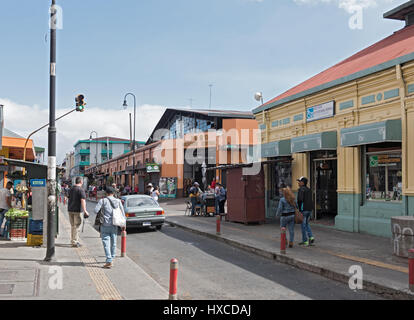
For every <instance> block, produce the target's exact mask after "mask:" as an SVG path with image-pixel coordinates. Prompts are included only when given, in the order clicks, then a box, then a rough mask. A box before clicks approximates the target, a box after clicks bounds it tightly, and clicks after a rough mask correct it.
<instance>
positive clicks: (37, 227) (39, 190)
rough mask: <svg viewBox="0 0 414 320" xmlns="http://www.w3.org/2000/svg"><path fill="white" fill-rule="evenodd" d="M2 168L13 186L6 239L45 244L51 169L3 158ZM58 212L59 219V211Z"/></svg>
mask: <svg viewBox="0 0 414 320" xmlns="http://www.w3.org/2000/svg"><path fill="white" fill-rule="evenodd" d="M1 166H2V167H3V170H4V171H6V172H7V174H6V177H7V180H8V181H11V182H12V183H13V188H12V190H11V192H12V208H11V209H10V210H9V211H7V213H6V214H5V217H6V226H5V238H6V239H9V240H14V241H16V240H18V241H27V245H30V246H38V245H41V244H42V242H43V220H45V218H46V215H47V188H46V178H47V166H45V165H41V164H38V163H33V162H27V161H20V160H14V159H2V164H1ZM56 213H57V214H56V217H58V210H57V208H56ZM56 220H57V219H56ZM57 233H58V221H56V234H57ZM26 239H27V240H26Z"/></svg>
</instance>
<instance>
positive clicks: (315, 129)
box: [253, 1, 414, 236]
mask: <svg viewBox="0 0 414 320" xmlns="http://www.w3.org/2000/svg"><path fill="white" fill-rule="evenodd" d="M412 15H414V4H412V1H410V2H408V3H406V4H404V5H401V6H399V7H398V8H396V9H394V10H392V11H390V12H387V13H386V14H384V17H385V18H388V19H398V20H403V21H406V26H405V27H404V28H403V29H401V30H399V31H397V32H395V33H394V34H392V35H391V36H389V37H387V38H385V39H383V40H381V41H379V42H377V43H375V44H374V45H372V46H370V47H368V48H366V49H364V50H362V51H360V52H358V53H357V54H355V55H353V56H351V57H350V58H348V59H346V60H344V61H342V62H340V63H338V64H337V65H335V66H333V67H331V68H329V69H327V70H325V71H323V72H321V73H319V74H318V75H316V76H314V77H312V78H310V79H308V80H307V81H305V82H303V83H301V84H299V85H298V86H296V87H294V88H292V89H290V90H288V91H287V92H285V93H283V94H281V95H279V96H278V97H276V98H274V99H273V100H271V101H269V102H267V103H265V104H264V105H262V106H260V107H258V108H256V109H255V110H253V113H254V114H255V117H256V119H257V120H258V122H259V126H260V129H261V130H262V157H263V158H267V160H274V161H273V162H271V163H270V164H265V165H264V167H265V172H266V189H267V191H266V205H267V213H266V214H267V217H273V216H274V215H275V211H276V208H277V202H278V200H279V194H280V188H281V186H282V185H283V184H288V185H292V187H293V190H294V191H297V189H298V186H297V183H296V179H298V178H299V177H301V176H306V177H307V178H308V179H309V187H310V188H311V189H312V191H313V195H314V203H315V210H314V214H313V215H314V219H315V222H316V223H322V224H327V225H331V226H335V228H337V229H340V230H346V231H351V232H365V233H370V234H374V235H380V236H390V235H391V223H390V218H391V217H392V216H404V215H410V216H413V215H414V160H413V159H414V144H413V141H414V25H412V24H413V19H411V17H412ZM268 163H269V162H268Z"/></svg>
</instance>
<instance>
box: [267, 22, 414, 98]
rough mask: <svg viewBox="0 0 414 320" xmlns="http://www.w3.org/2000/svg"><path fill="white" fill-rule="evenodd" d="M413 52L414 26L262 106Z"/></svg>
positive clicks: (396, 33) (398, 32)
mask: <svg viewBox="0 0 414 320" xmlns="http://www.w3.org/2000/svg"><path fill="white" fill-rule="evenodd" d="M412 52H414V25H411V26H409V27H405V28H404V29H401V30H399V31H397V32H394V34H392V35H391V36H389V37H387V38H385V39H383V40H381V41H379V42H377V43H375V44H373V45H372V46H370V47H368V48H366V49H364V50H362V51H360V52H358V53H356V54H354V55H353V56H351V57H349V58H348V59H346V60H344V61H342V62H340V63H338V64H336V65H334V66H333V67H331V68H329V69H327V70H325V71H323V72H321V73H319V74H317V75H316V76H314V77H312V78H310V79H308V80H306V81H305V82H302V83H301V84H299V85H297V86H296V87H293V88H292V89H289V90H288V91H286V92H285V93H283V94H281V95H279V96H277V97H276V98H274V99H273V100H270V101H268V102H266V103H265V104H264V105H263V106H266V105H268V104H272V103H274V102H277V101H278V100H281V99H284V98H288V97H290V96H293V95H295V94H298V93H301V92H303V91H306V90H309V89H312V88H315V87H318V86H320V85H323V84H326V83H329V82H331V81H334V80H338V79H340V78H343V77H346V76H349V75H352V74H354V73H356V72H359V71H363V70H365V69H368V68H371V67H374V66H377V65H379V64H382V63H384V62H387V61H390V60H393V59H396V58H399V57H402V56H404V55H407V54H410V53H412Z"/></svg>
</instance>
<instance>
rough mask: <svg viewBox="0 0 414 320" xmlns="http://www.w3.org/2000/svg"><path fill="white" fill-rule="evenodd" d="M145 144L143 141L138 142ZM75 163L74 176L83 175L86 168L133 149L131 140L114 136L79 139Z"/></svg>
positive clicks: (138, 143) (76, 144) (76, 146)
mask: <svg viewBox="0 0 414 320" xmlns="http://www.w3.org/2000/svg"><path fill="white" fill-rule="evenodd" d="M137 145H138V146H139V145H143V142H137ZM74 148H75V151H74V157H75V165H74V169H73V170H72V173H71V175H72V177H74V176H83V175H84V174H85V169H87V168H89V167H90V166H93V165H97V164H100V163H103V162H105V161H108V160H110V159H112V158H115V157H117V156H119V155H123V154H125V153H128V152H129V151H130V150H131V141H130V140H127V139H120V138H114V137H100V138H95V139H88V140H79V141H78V142H76V143H75V145H74Z"/></svg>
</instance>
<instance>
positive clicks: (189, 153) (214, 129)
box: [87, 109, 260, 197]
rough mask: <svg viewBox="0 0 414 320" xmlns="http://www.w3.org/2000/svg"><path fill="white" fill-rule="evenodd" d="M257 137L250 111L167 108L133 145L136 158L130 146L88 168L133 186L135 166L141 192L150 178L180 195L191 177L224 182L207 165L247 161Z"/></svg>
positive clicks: (258, 134) (156, 183)
mask: <svg viewBox="0 0 414 320" xmlns="http://www.w3.org/2000/svg"><path fill="white" fill-rule="evenodd" d="M259 141H260V131H259V129H258V123H257V121H256V120H255V119H254V116H253V114H252V113H251V112H241V111H227V110H225V111H217V110H191V109H167V110H166V111H165V113H164V114H163V116H162V117H161V119H160V120H159V122H158V124H157V125H156V127H155V128H154V130H153V132H152V134H151V135H150V137H149V139H148V141H147V143H146V145H145V146H144V147H141V148H139V149H138V150H136V151H135V162H134V161H133V153H132V152H129V153H128V154H125V155H123V156H120V157H118V158H115V159H112V160H111V161H108V162H106V163H104V164H102V165H100V166H98V167H93V168H90V169H88V171H87V174H91V173H93V172H95V175H100V176H101V177H104V180H105V182H106V183H108V181H109V180H110V181H111V182H115V183H118V184H123V185H130V186H132V174H133V171H134V170H135V181H137V183H136V185H138V188H139V192H140V193H142V192H144V191H145V186H146V185H147V184H148V183H149V182H151V183H152V184H153V185H160V184H164V183H168V184H170V183H171V182H172V181H173V183H174V185H175V189H176V190H175V195H176V196H178V197H182V196H187V195H188V194H187V190H188V187H189V186H190V184H191V183H192V182H193V181H197V182H199V183H200V185H201V186H202V188H203V185H204V184H210V183H211V182H212V180H213V178H216V179H217V180H218V181H221V182H222V183H223V184H225V183H226V181H225V175H223V176H222V175H221V171H219V170H206V169H207V168H213V167H217V166H219V165H223V164H239V163H246V162H249V159H250V158H251V153H252V146H253V145H254V144H256V143H259ZM133 163H135V166H133ZM109 177H112V178H110V179H108V178H109ZM166 181H167V182H166Z"/></svg>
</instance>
